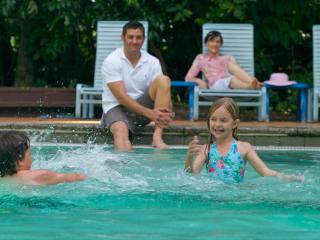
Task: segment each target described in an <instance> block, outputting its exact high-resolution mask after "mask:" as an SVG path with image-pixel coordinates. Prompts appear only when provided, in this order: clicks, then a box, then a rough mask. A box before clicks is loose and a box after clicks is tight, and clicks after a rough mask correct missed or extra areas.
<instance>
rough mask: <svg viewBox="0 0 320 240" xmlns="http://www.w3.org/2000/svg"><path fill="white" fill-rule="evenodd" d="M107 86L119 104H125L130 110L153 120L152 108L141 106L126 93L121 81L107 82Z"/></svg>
mask: <svg viewBox="0 0 320 240" xmlns="http://www.w3.org/2000/svg"><path fill="white" fill-rule="evenodd" d="M108 87H109V89H110V90H111V92H112V94H113V96H115V97H116V99H117V100H118V102H119V103H120V104H121V105H123V106H125V107H126V108H128V109H129V110H130V111H132V112H135V113H138V114H140V115H143V116H145V117H147V118H149V119H150V120H152V121H154V120H155V116H154V114H153V111H152V109H149V108H146V107H144V106H142V105H141V104H139V103H138V102H136V101H135V100H133V99H132V98H131V97H130V96H129V95H128V94H127V92H126V90H125V86H124V83H123V81H116V82H111V83H108Z"/></svg>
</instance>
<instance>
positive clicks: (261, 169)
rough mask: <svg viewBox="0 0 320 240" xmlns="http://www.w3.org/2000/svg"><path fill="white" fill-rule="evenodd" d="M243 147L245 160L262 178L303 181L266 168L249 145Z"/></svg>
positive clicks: (297, 177)
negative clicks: (274, 177)
mask: <svg viewBox="0 0 320 240" xmlns="http://www.w3.org/2000/svg"><path fill="white" fill-rule="evenodd" d="M242 144H243V145H244V146H243V147H244V148H245V149H246V150H247V152H246V159H247V160H248V161H249V162H250V164H251V165H252V167H253V168H254V169H255V170H256V171H257V172H258V173H259V174H260V175H262V176H277V177H279V178H282V179H286V180H295V181H303V178H301V177H299V176H294V175H287V174H284V173H281V172H278V171H275V170H273V169H270V168H268V167H267V166H266V165H265V164H264V162H263V161H262V160H261V158H260V157H259V156H258V154H257V153H256V151H255V150H254V149H253V147H252V146H251V144H250V143H244V142H242Z"/></svg>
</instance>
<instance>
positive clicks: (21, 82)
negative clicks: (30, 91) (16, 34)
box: [14, 24, 33, 87]
mask: <svg viewBox="0 0 320 240" xmlns="http://www.w3.org/2000/svg"><path fill="white" fill-rule="evenodd" d="M22 26H25V24H22ZM27 31H28V30H27V28H26V27H22V28H21V32H20V39H19V48H18V59H17V69H16V77H15V84H14V85H15V86H16V87H31V86H32V81H33V65H32V59H31V57H30V55H29V54H28V51H27V42H28V35H27V34H28V32H27Z"/></svg>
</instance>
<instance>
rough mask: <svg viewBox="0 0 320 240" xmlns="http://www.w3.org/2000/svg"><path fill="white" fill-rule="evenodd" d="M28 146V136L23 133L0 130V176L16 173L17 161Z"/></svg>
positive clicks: (23, 154)
mask: <svg viewBox="0 0 320 240" xmlns="http://www.w3.org/2000/svg"><path fill="white" fill-rule="evenodd" d="M29 147H30V141H29V138H28V137H27V136H26V135H25V134H24V133H19V132H15V131H5V132H0V177H4V176H7V175H9V176H11V175H13V174H15V173H17V167H18V165H19V162H20V161H21V160H22V159H23V158H24V156H25V154H26V151H27V150H28V148H29Z"/></svg>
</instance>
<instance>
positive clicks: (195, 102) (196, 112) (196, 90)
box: [193, 86, 199, 120]
mask: <svg viewBox="0 0 320 240" xmlns="http://www.w3.org/2000/svg"><path fill="white" fill-rule="evenodd" d="M193 97H194V99H193V108H194V109H193V120H197V119H198V118H199V87H198V86H196V87H194V96H193Z"/></svg>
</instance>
